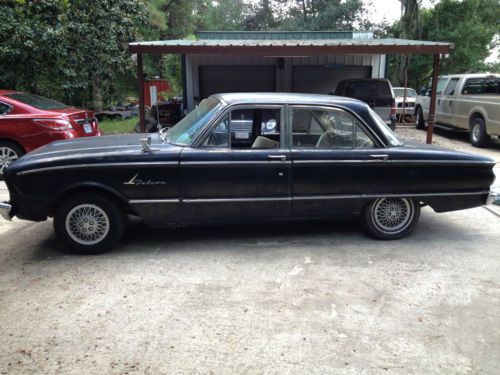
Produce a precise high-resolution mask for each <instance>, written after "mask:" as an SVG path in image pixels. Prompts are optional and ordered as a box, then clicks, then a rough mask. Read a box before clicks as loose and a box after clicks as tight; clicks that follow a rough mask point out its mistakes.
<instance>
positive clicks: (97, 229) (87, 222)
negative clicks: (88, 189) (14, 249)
mask: <svg viewBox="0 0 500 375" xmlns="http://www.w3.org/2000/svg"><path fill="white" fill-rule="evenodd" d="M124 227H125V214H124V213H123V211H122V210H120V208H119V207H118V206H117V205H116V203H114V202H113V201H112V200H110V199H107V198H105V197H103V196H101V195H98V194H93V193H83V194H78V195H75V196H73V197H70V198H69V199H67V200H66V201H64V202H63V203H62V204H61V205H59V207H58V208H57V210H56V213H55V216H54V230H55V232H56V235H57V237H58V238H59V239H61V240H62V241H63V242H64V243H65V244H66V245H68V247H69V248H71V249H72V250H73V251H75V252H77V253H80V254H98V253H102V252H105V251H108V250H111V248H112V247H113V246H114V245H115V244H116V242H117V241H118V240H119V239H120V238H121V236H122V234H123V231H124Z"/></svg>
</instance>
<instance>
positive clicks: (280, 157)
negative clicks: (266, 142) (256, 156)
mask: <svg viewBox="0 0 500 375" xmlns="http://www.w3.org/2000/svg"><path fill="white" fill-rule="evenodd" d="M267 158H268V159H269V160H277V161H286V155H268V156H267Z"/></svg>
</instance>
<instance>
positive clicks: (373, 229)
mask: <svg viewBox="0 0 500 375" xmlns="http://www.w3.org/2000/svg"><path fill="white" fill-rule="evenodd" d="M419 217H420V206H419V205H418V202H417V203H415V202H414V201H413V200H411V199H407V198H379V199H376V200H374V201H373V202H371V203H369V204H367V205H366V207H365V208H364V210H363V212H362V213H361V217H360V219H361V225H362V228H363V230H364V231H365V233H367V234H368V235H370V236H372V237H375V238H377V239H380V240H396V239H399V238H402V237H405V236H407V235H408V234H409V233H410V232H411V231H412V230H413V228H415V225H417V222H418V218H419Z"/></svg>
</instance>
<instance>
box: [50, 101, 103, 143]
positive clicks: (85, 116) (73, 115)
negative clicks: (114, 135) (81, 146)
mask: <svg viewBox="0 0 500 375" xmlns="http://www.w3.org/2000/svg"><path fill="white" fill-rule="evenodd" d="M51 112H57V113H61V114H64V115H66V117H67V118H68V120H69V121H70V123H71V125H72V126H73V128H74V129H75V130H76V131H77V132H78V135H80V136H81V137H87V136H94V135H97V134H100V130H99V123H98V121H97V118H96V117H95V116H94V112H92V111H87V110H82V109H78V108H72V107H67V108H62V109H51Z"/></svg>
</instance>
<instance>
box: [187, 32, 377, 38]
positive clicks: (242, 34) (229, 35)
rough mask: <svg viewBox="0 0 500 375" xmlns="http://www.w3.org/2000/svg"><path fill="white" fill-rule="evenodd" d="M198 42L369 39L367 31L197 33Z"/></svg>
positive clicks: (371, 35) (370, 34)
mask: <svg viewBox="0 0 500 375" xmlns="http://www.w3.org/2000/svg"><path fill="white" fill-rule="evenodd" d="M196 37H197V39H199V40H321V39H371V38H372V37H373V33H372V32H369V31H368V32H367V31H199V32H197V33H196Z"/></svg>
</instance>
